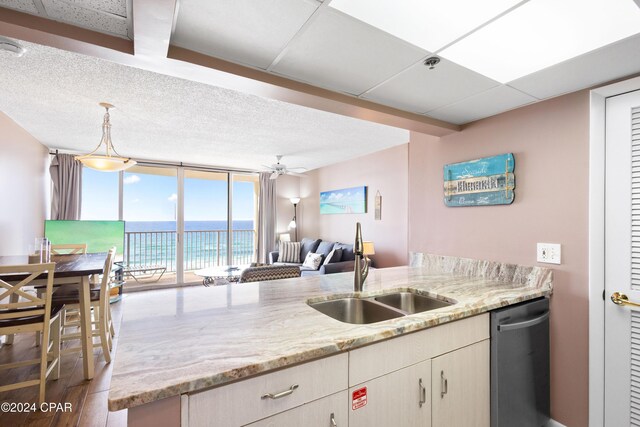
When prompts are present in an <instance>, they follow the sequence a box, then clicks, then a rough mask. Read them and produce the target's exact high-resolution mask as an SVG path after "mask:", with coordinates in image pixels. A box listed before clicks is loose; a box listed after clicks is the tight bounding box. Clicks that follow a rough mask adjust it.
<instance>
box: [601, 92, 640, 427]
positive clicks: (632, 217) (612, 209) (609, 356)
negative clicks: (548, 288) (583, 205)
mask: <svg viewBox="0 0 640 427" xmlns="http://www.w3.org/2000/svg"><path fill="white" fill-rule="evenodd" d="M606 109H607V110H606V114H607V119H606V120H607V122H606V189H605V191H606V196H605V200H606V208H605V209H606V211H605V215H606V223H605V240H606V241H605V269H606V271H605V288H606V289H605V301H604V304H605V425H606V426H610V427H618V426H628V425H632V426H640V307H634V306H632V305H627V304H623V305H617V304H614V303H613V302H612V300H611V296H612V294H614V293H615V292H618V293H619V294H624V295H626V297H627V298H628V301H630V302H637V303H639V304H640V91H636V92H631V93H627V94H624V95H619V96H615V97H612V98H609V99H607V104H606Z"/></svg>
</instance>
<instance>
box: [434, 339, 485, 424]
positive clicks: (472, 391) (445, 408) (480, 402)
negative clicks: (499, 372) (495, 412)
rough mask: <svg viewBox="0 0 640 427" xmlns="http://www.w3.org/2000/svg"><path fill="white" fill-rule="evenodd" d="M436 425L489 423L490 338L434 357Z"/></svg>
mask: <svg viewBox="0 0 640 427" xmlns="http://www.w3.org/2000/svg"><path fill="white" fill-rule="evenodd" d="M431 375H432V393H431V396H432V407H431V410H432V411H433V418H432V420H433V427H456V426H460V427H474V426H475V427H485V426H486V427H488V426H489V422H490V419H489V411H490V407H489V402H490V388H489V340H485V341H481V342H479V343H476V344H473V345H470V346H468V347H463V348H461V349H459V350H456V351H452V352H451V353H447V354H444V355H442V356H440V357H436V358H434V359H432V365H431Z"/></svg>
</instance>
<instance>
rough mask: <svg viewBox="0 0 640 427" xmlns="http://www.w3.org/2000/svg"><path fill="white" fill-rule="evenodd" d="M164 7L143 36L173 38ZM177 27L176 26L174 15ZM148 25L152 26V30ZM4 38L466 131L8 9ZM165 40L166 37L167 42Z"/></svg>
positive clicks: (375, 117)
mask: <svg viewBox="0 0 640 427" xmlns="http://www.w3.org/2000/svg"><path fill="white" fill-rule="evenodd" d="M139 2H140V3H139ZM151 3H153V4H154V5H155V2H154V1H151V0H135V4H138V6H135V5H134V9H135V8H136V7H142V5H143V4H146V6H145V7H144V9H147V10H152V8H151V6H150V4H151ZM159 3H162V4H163V5H164V7H163V8H161V11H162V13H161V14H160V15H159V16H158V17H157V18H153V16H154V15H153V12H149V15H148V16H147V17H146V18H144V19H143V21H146V23H144V22H143V23H142V24H140V25H142V29H141V30H140V31H142V32H143V33H144V32H145V31H146V34H147V35H149V34H151V33H153V32H154V31H158V32H164V33H166V32H167V30H168V31H169V34H168V36H169V37H170V26H169V25H168V24H167V22H166V19H167V16H168V14H169V10H170V9H171V4H173V5H174V11H175V3H176V2H175V0H162V1H161V2H160V1H159ZM140 10H142V9H140ZM144 13H145V12H144V11H143V10H142V11H138V12H136V11H135V10H134V15H135V14H143V15H144ZM134 19H136V18H134ZM141 19H142V18H141ZM135 22H136V23H137V22H138V21H135ZM171 22H173V15H172V17H171ZM136 25H137V24H134V33H137V32H138V28H137V27H136ZM145 25H147V27H146V29H145ZM0 35H3V36H5V37H12V38H16V39H18V40H24V41H27V42H31V43H37V44H41V45H45V46H51V47H54V48H58V49H63V50H68V51H71V52H76V53H80V54H84V55H89V56H93V57H97V58H100V59H105V60H108V61H112V62H116V63H119V64H123V65H128V66H132V67H136V68H140V69H144V70H147V71H152V72H156V73H160V74H164V75H169V76H173V77H179V78H182V79H186V80H191V81H196V82H200V83H204V84H209V85H213V86H218V87H222V88H226V89H231V90H236V91H240V92H244V93H249V94H253V95H257V96H262V97H264V98H269V99H275V100H278V101H283V102H288V103H291V104H297V105H301V106H304V107H309V108H315V109H318V110H322V111H327V112H331V113H335V114H340V115H344V116H348V117H353V118H357V119H362V120H368V121H371V122H375V123H380V124H385V125H388V126H395V127H398V128H403V129H408V130H411V131H415V132H420V133H425V134H428V135H434V136H444V135H447V134H450V133H454V132H457V131H459V130H460V129H461V128H460V126H458V125H454V124H451V123H447V122H444V121H441V120H437V119H433V118H430V117H427V116H422V115H419V114H414V113H410V112H407V111H402V110H398V109H395V108H392V107H387V106H384V105H380V104H376V103H374V102H371V101H366V100H364V99H359V98H356V97H353V96H349V95H345V94H341V93H337V92H332V91H329V90H326V89H322V88H318V87H315V86H311V85H308V84H305V83H300V82H296V81H294V80H289V79H286V78H284V77H280V76H277V75H273V74H270V73H267V72H265V71H261V70H256V69H253V68H249V67H244V66H241V65H237V64H234V63H231V62H227V61H223V60H221V59H218V58H214V57H210V56H207V55H203V54H200V53H197V52H193V51H189V50H187V49H182V48H179V47H176V46H171V45H169V47H168V52H167V53H166V54H165V55H164V56H161V55H162V51H163V47H162V46H164V45H163V43H165V42H164V41H163V42H162V43H160V41H156V42H155V44H152V43H151V41H148V42H147V41H145V40H143V39H140V40H138V36H137V35H136V36H135V39H136V42H135V49H140V50H141V52H140V54H138V51H137V50H136V55H134V42H132V41H130V40H127V39H123V38H119V37H115V36H109V35H105V34H102V33H98V32H95V31H91V30H86V29H83V28H79V27H75V26H72V25H68V24H63V23H60V22H56V21H52V20H48V19H44V18H40V17H37V16H33V15H29V14H26V13H22V12H17V11H13V10H10V9H6V8H0ZM161 39H162V37H161ZM165 39H166V37H165V38H164V39H162V40H165ZM138 43H140V44H138Z"/></svg>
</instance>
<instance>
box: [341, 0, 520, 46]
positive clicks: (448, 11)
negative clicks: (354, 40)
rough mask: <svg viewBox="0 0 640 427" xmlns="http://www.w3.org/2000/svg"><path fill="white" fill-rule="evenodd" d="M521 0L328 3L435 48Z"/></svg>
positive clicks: (346, 0)
mask: <svg viewBox="0 0 640 427" xmlns="http://www.w3.org/2000/svg"><path fill="white" fill-rule="evenodd" d="M520 1H521V0H491V1H484V2H483V1H478V0H440V1H425V0H402V1H397V0H376V1H371V0H332V1H331V3H330V4H329V6H330V7H332V8H335V9H338V10H340V11H342V12H344V13H346V14H348V15H351V16H353V17H355V18H357V19H360V20H361V21H364V22H366V23H368V24H371V25H373V26H374V27H377V28H380V29H381V30H383V31H386V32H388V33H390V34H393V35H395V36H396V37H399V38H401V39H403V40H406V41H408V42H409V43H412V44H414V45H416V46H420V47H421V48H423V49H426V50H429V51H432V52H435V51H437V50H438V49H441V48H443V47H444V46H446V45H447V44H449V43H451V42H453V41H454V40H456V39H457V38H459V37H461V36H463V35H464V34H466V33H468V32H469V31H471V30H473V29H475V28H477V27H479V26H480V25H482V24H484V23H486V22H487V21H489V20H491V19H493V18H495V17H496V16H498V15H500V14H501V13H504V12H505V11H507V10H508V9H509V8H512V7H514V6H515V5H517V4H518V3H520Z"/></svg>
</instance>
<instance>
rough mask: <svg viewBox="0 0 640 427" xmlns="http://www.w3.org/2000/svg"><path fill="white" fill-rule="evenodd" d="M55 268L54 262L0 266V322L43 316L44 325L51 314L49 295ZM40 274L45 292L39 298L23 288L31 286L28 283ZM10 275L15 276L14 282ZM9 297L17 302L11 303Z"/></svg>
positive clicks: (51, 290)
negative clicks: (0, 277) (43, 278)
mask: <svg viewBox="0 0 640 427" xmlns="http://www.w3.org/2000/svg"><path fill="white" fill-rule="evenodd" d="M55 268H56V263H55V262H50V263H46V264H26V265H9V266H0V276H2V277H3V279H0V320H10V319H16V318H20V317H25V316H41V315H44V322H45V324H46V322H48V321H49V316H50V313H51V294H52V292H53V273H54V271H55ZM42 274H46V276H45V277H46V281H47V283H46V290H45V292H44V293H42V294H41V296H38V295H36V294H33V293H30V292H25V290H24V287H25V286H32V285H31V284H30V283H31V282H33V281H34V280H36V279H37V278H38V276H40V275H42ZM10 275H16V280H12V279H10V278H9V277H11V276H10ZM25 276H26V277H25ZM11 296H14V299H16V300H17V301H16V302H11V299H12V298H11ZM15 297H18V298H15ZM20 297H21V298H20Z"/></svg>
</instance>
